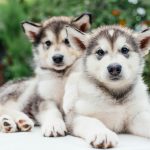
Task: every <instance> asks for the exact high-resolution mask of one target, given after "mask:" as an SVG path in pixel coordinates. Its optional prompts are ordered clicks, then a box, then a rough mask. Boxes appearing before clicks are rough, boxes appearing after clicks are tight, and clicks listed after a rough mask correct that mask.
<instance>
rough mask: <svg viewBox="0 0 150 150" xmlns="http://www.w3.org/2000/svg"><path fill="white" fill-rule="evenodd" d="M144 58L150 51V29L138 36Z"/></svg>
mask: <svg viewBox="0 0 150 150" xmlns="http://www.w3.org/2000/svg"><path fill="white" fill-rule="evenodd" d="M136 38H137V40H138V43H139V45H140V49H141V51H142V54H143V56H145V55H147V54H148V53H149V50H150V28H148V29H146V30H144V31H142V32H141V33H137V34H136Z"/></svg>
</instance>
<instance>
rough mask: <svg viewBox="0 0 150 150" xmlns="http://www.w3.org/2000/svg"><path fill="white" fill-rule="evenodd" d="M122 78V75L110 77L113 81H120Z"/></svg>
mask: <svg viewBox="0 0 150 150" xmlns="http://www.w3.org/2000/svg"><path fill="white" fill-rule="evenodd" d="M121 78H122V76H121V75H118V76H109V79H110V80H111V81H119V80H121Z"/></svg>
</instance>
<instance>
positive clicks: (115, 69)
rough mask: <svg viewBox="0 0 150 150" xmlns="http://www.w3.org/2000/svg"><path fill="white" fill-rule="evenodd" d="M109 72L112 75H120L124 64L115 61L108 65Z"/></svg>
mask: <svg viewBox="0 0 150 150" xmlns="http://www.w3.org/2000/svg"><path fill="white" fill-rule="evenodd" d="M107 70H108V72H109V73H110V74H111V75H112V76H118V75H119V74H120V72H121V70H122V66H121V65H120V64H117V63H114V64H110V65H109V66H108V67H107Z"/></svg>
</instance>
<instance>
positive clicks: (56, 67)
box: [53, 63, 67, 70]
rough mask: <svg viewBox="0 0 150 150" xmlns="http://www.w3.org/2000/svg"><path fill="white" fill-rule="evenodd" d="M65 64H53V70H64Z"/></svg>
mask: <svg viewBox="0 0 150 150" xmlns="http://www.w3.org/2000/svg"><path fill="white" fill-rule="evenodd" d="M66 67H67V66H66V65H65V64H64V63H61V64H55V63H54V64H53V68H54V69H55V70H64V69H65V68H66Z"/></svg>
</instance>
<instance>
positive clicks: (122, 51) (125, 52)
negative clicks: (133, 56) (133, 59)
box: [121, 47, 129, 55]
mask: <svg viewBox="0 0 150 150" xmlns="http://www.w3.org/2000/svg"><path fill="white" fill-rule="evenodd" d="M128 52H129V49H128V48H126V47H122V48H121V53H122V54H124V55H126V54H128Z"/></svg>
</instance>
